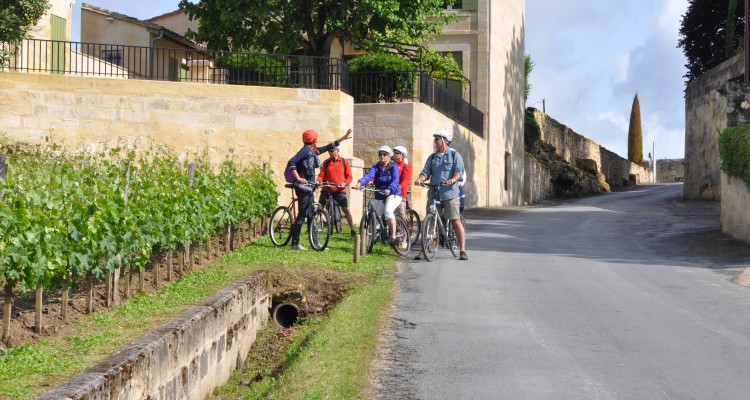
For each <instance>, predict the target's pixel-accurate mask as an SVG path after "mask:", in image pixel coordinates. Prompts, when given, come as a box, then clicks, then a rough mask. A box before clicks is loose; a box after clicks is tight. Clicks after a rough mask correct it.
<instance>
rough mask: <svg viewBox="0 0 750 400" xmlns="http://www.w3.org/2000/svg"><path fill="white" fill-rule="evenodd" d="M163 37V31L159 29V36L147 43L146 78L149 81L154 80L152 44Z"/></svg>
mask: <svg viewBox="0 0 750 400" xmlns="http://www.w3.org/2000/svg"><path fill="white" fill-rule="evenodd" d="M163 37H164V29H159V36H157V37H155V38H153V39H151V42H150V43H149V46H148V47H149V49H150V50H149V53H150V54H149V57H148V60H149V63H148V76H149V78H150V79H152V80H153V79H154V43H156V41H157V40H159V39H161V38H163Z"/></svg>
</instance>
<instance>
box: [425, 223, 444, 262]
mask: <svg viewBox="0 0 750 400" xmlns="http://www.w3.org/2000/svg"><path fill="white" fill-rule="evenodd" d="M439 235H440V234H439V233H438V226H437V218H435V214H427V215H425V217H424V221H422V254H424V257H425V260H427V261H432V260H434V259H435V256H436V255H437V250H438V237H439Z"/></svg>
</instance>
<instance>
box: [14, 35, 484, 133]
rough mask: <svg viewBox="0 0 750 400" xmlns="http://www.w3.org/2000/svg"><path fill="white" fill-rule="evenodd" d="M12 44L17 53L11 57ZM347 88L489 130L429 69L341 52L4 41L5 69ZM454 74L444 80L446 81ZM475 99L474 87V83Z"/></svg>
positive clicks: (361, 99)
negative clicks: (366, 64)
mask: <svg viewBox="0 0 750 400" xmlns="http://www.w3.org/2000/svg"><path fill="white" fill-rule="evenodd" d="M9 51H12V52H13V53H14V55H12V56H10V57H7V56H2V55H4V54H5V55H7V54H8V52H9ZM2 70H13V71H20V72H37V73H51V74H65V75H78V76H100V77H111V78H119V79H148V80H161V81H175V82H205V83H212V84H230V85H253V86H275V87H294V88H307V89H328V90H341V91H343V92H345V93H348V94H351V95H352V96H353V97H354V102H355V103H378V102H405V101H412V102H413V101H418V102H421V103H424V104H426V105H429V106H430V107H432V108H434V109H436V110H438V111H440V112H441V113H443V114H444V115H446V116H448V117H449V118H451V119H453V120H454V121H456V122H458V123H459V124H461V125H463V126H465V127H467V128H468V129H470V130H471V131H472V132H474V133H476V134H477V135H479V136H483V132H484V113H482V112H481V111H480V110H478V109H477V108H476V107H474V106H473V105H472V104H471V103H469V102H467V101H466V100H464V99H463V96H462V95H461V94H456V93H454V91H463V89H462V87H461V86H460V85H459V86H457V87H458V89H454V91H451V90H449V88H448V87H446V86H445V85H443V84H441V83H439V82H438V81H436V80H435V79H433V78H432V77H430V76H429V74H427V73H426V72H425V71H402V72H356V73H350V72H349V67H348V65H347V64H346V63H345V62H344V61H343V60H341V59H337V58H328V57H308V56H294V55H280V54H253V53H236V52H226V51H211V50H200V49H168V48H152V47H142V46H125V45H114V44H100V43H81V42H66V41H56V40H41V39H25V40H23V41H22V42H21V44H20V45H19V46H10V45H8V44H4V43H0V71H2ZM447 83H448V81H446V84H447ZM468 88H469V89H468V90H469V98H471V86H468Z"/></svg>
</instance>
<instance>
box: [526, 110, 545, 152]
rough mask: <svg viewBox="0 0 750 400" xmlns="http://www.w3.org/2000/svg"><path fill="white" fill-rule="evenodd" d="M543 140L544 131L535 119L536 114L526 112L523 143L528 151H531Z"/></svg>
mask: <svg viewBox="0 0 750 400" xmlns="http://www.w3.org/2000/svg"><path fill="white" fill-rule="evenodd" d="M540 140H542V129H541V128H540V127H539V124H538V123H537V122H536V119H534V114H532V113H530V112H526V117H525V120H524V125H523V142H524V147H525V148H526V150H527V151H528V150H530V149H531V148H532V147H533V146H534V145H535V144H536V143H537V142H539V141H540Z"/></svg>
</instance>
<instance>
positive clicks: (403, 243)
mask: <svg viewBox="0 0 750 400" xmlns="http://www.w3.org/2000/svg"><path fill="white" fill-rule="evenodd" d="M409 235H410V232H409V224H407V223H406V220H405V219H404V218H403V217H401V216H400V215H397V216H396V239H398V244H392V245H391V247H393V250H395V251H396V253H397V254H398V255H400V256H402V257H404V256H406V255H408V254H409V250H411V237H410V236H409Z"/></svg>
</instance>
